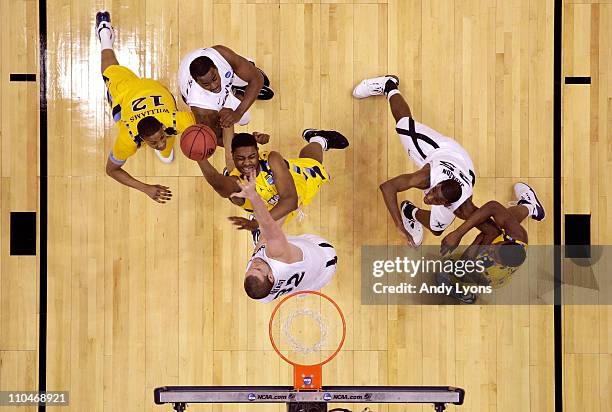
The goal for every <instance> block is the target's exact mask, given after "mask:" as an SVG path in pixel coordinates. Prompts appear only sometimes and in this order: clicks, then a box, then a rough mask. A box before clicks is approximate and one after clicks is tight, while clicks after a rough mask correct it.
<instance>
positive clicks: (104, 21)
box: [96, 10, 115, 44]
mask: <svg viewBox="0 0 612 412" xmlns="http://www.w3.org/2000/svg"><path fill="white" fill-rule="evenodd" d="M103 30H108V33H109V40H110V43H111V44H112V43H113V42H114V41H115V30H114V29H113V26H111V17H110V13H109V12H108V11H106V10H102V11H99V12H97V13H96V35H97V36H98V40H100V41H102V37H101V36H100V34H101V33H102V31H103Z"/></svg>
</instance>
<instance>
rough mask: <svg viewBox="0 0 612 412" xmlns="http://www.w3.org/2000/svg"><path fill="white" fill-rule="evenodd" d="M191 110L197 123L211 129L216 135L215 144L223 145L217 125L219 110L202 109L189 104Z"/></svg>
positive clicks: (220, 131)
mask: <svg viewBox="0 0 612 412" xmlns="http://www.w3.org/2000/svg"><path fill="white" fill-rule="evenodd" d="M190 108H191V112H192V113H193V115H194V116H195V122H196V123H197V124H205V125H206V126H208V127H210V128H211V129H213V131H214V132H215V136H217V145H219V146H223V138H222V134H223V132H222V130H221V126H219V112H218V111H216V110H212V109H202V108H201V107H196V106H190Z"/></svg>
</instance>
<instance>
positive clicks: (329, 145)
mask: <svg viewBox="0 0 612 412" xmlns="http://www.w3.org/2000/svg"><path fill="white" fill-rule="evenodd" d="M302 137H303V138H304V140H306V141H307V142H308V143H310V141H311V139H313V138H317V137H319V138H321V139H323V140H324V141H325V148H324V150H326V151H327V150H329V149H346V148H347V147H348V146H349V141H348V139H347V138H346V137H344V136H343V135H342V134H341V133H340V132H337V131H335V130H319V129H305V130H304V131H303V132H302Z"/></svg>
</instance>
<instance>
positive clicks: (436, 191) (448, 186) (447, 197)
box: [423, 179, 461, 206]
mask: <svg viewBox="0 0 612 412" xmlns="http://www.w3.org/2000/svg"><path fill="white" fill-rule="evenodd" d="M460 197H461V185H460V184H459V182H457V181H455V180H452V179H448V180H444V181H442V182H440V183H438V184H437V185H435V186H434V187H432V188H431V189H430V190H429V192H427V194H426V195H425V197H424V198H423V203H425V204H426V205H444V206H448V205H450V204H451V203H455V202H456V201H457V200H459V198H460Z"/></svg>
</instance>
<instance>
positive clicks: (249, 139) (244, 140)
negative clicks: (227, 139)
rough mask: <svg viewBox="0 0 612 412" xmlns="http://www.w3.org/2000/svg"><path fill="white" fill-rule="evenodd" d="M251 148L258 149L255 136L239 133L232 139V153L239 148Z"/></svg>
mask: <svg viewBox="0 0 612 412" xmlns="http://www.w3.org/2000/svg"><path fill="white" fill-rule="evenodd" d="M251 146H255V148H256V149H257V140H255V136H253V135H252V134H250V133H238V134H235V135H234V137H233V138H232V152H233V151H234V150H236V149H237V148H239V147H251Z"/></svg>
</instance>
